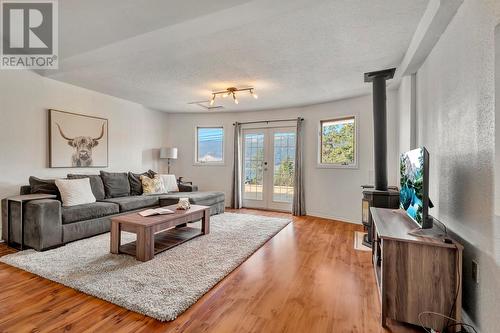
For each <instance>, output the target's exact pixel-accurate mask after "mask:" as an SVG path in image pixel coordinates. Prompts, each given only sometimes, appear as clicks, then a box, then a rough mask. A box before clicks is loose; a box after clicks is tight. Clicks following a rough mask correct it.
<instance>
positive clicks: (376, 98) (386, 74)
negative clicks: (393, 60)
mask: <svg viewBox="0 0 500 333" xmlns="http://www.w3.org/2000/svg"><path fill="white" fill-rule="evenodd" d="M395 71H396V68H391V69H385V70H382V71H376V72H369V73H365V82H372V83H373V134H374V140H373V143H374V160H375V190H378V191H387V101H386V81H387V80H389V79H392V78H393V77H394V72H395Z"/></svg>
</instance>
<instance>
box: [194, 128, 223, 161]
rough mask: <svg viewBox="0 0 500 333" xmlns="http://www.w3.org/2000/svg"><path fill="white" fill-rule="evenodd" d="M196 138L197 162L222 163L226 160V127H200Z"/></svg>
mask: <svg viewBox="0 0 500 333" xmlns="http://www.w3.org/2000/svg"><path fill="white" fill-rule="evenodd" d="M196 140H197V146H196V147H197V152H196V162H199V163H220V162H223V161H224V153H223V150H224V149H223V147H224V129H223V128H222V127H198V128H197V132H196Z"/></svg>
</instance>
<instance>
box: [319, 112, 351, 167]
mask: <svg viewBox="0 0 500 333" xmlns="http://www.w3.org/2000/svg"><path fill="white" fill-rule="evenodd" d="M355 129H356V125H355V118H354V117H349V118H342V119H335V120H324V121H322V122H321V149H320V162H321V164H330V165H342V166H352V165H355V164H356V161H355V156H356V155H355V146H356V142H355V140H356V135H355Z"/></svg>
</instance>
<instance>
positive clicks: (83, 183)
mask: <svg viewBox="0 0 500 333" xmlns="http://www.w3.org/2000/svg"><path fill="white" fill-rule="evenodd" d="M56 185H57V188H58V189H59V192H61V201H62V205H63V206H64V207H69V206H79V205H84V204H89V203H94V202H95V201H96V200H95V196H94V193H92V188H91V187H90V179H89V178H81V179H56Z"/></svg>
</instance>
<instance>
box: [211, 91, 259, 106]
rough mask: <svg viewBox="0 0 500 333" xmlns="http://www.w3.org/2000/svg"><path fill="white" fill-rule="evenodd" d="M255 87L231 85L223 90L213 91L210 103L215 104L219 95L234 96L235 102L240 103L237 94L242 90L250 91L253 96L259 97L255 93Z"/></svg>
mask: <svg viewBox="0 0 500 333" xmlns="http://www.w3.org/2000/svg"><path fill="white" fill-rule="evenodd" d="M254 90H255V89H254V88H241V89H240V88H235V87H229V88H227V89H226V90H223V91H216V92H213V93H212V98H211V99H210V105H214V103H215V98H216V97H217V96H219V95H220V96H221V97H222V98H226V97H229V96H233V101H234V104H239V103H240V102H239V100H238V98H237V96H236V93H239V92H242V91H248V92H249V93H250V95H252V97H253V98H255V99H257V98H259V96H258V95H257V94H256V93H255V91H254Z"/></svg>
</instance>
